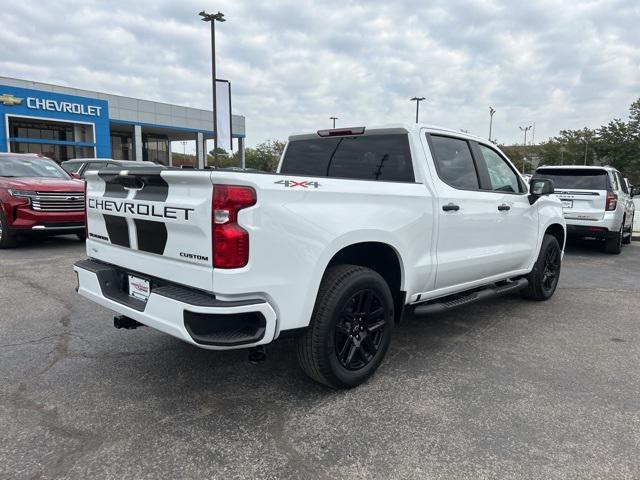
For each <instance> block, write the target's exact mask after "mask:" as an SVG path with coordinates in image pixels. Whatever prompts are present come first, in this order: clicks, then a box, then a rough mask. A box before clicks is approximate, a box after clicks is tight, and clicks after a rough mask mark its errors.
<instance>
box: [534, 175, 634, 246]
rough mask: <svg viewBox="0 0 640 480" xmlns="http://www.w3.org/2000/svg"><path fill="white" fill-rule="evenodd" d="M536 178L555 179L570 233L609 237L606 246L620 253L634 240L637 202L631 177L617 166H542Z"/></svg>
mask: <svg viewBox="0 0 640 480" xmlns="http://www.w3.org/2000/svg"><path fill="white" fill-rule="evenodd" d="M533 178H534V179H535V178H546V179H550V180H552V181H553V183H554V186H555V193H556V195H557V196H558V197H559V198H560V200H562V207H563V210H564V218H565V220H566V222H567V233H568V234H569V235H573V236H577V237H595V238H602V239H604V240H605V250H606V251H607V252H608V253H614V254H618V253H620V251H621V249H622V244H628V243H631V234H632V232H633V215H634V209H635V207H634V204H633V201H632V199H631V198H632V197H633V195H632V193H631V191H630V190H629V185H628V181H627V179H626V178H624V177H623V176H622V174H621V173H620V172H619V171H618V170H616V169H615V168H613V167H585V166H574V165H570V166H562V167H558V166H555V167H540V168H538V169H537V170H536V171H535V173H534V175H533Z"/></svg>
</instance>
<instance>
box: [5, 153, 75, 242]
mask: <svg viewBox="0 0 640 480" xmlns="http://www.w3.org/2000/svg"><path fill="white" fill-rule="evenodd" d="M84 223H85V219H84V182H82V181H81V180H76V179H74V178H72V177H71V176H70V175H69V174H68V173H67V172H65V171H64V170H63V169H62V167H60V166H59V165H58V164H57V163H55V162H54V161H53V160H51V159H49V158H45V157H41V156H38V155H30V154H18V153H0V248H7V247H11V246H14V245H15V243H16V236H17V235H18V234H23V233H37V232H40V233H49V234H57V235H59V234H65V233H75V234H77V235H78V237H79V238H80V239H84V235H85V228H84Z"/></svg>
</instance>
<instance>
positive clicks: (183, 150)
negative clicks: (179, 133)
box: [180, 140, 187, 157]
mask: <svg viewBox="0 0 640 480" xmlns="http://www.w3.org/2000/svg"><path fill="white" fill-rule="evenodd" d="M180 143H181V144H182V154H183V155H184V156H185V157H186V156H187V142H186V141H184V140H183V141H181V142H180Z"/></svg>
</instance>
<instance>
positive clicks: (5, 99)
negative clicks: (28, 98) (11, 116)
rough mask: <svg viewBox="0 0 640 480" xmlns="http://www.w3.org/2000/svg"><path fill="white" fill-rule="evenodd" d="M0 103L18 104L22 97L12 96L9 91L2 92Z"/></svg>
mask: <svg viewBox="0 0 640 480" xmlns="http://www.w3.org/2000/svg"><path fill="white" fill-rule="evenodd" d="M0 103H2V104H3V105H20V104H21V103H22V98H18V97H14V96H13V95H11V94H9V93H3V94H2V95H0Z"/></svg>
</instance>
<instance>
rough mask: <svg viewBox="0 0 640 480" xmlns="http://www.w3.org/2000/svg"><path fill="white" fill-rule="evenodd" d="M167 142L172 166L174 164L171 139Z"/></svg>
mask: <svg viewBox="0 0 640 480" xmlns="http://www.w3.org/2000/svg"><path fill="white" fill-rule="evenodd" d="M167 144H168V145H167V148H168V149H169V152H168V153H169V166H170V167H172V166H173V155H172V153H171V140H169V141H168V142H167Z"/></svg>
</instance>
